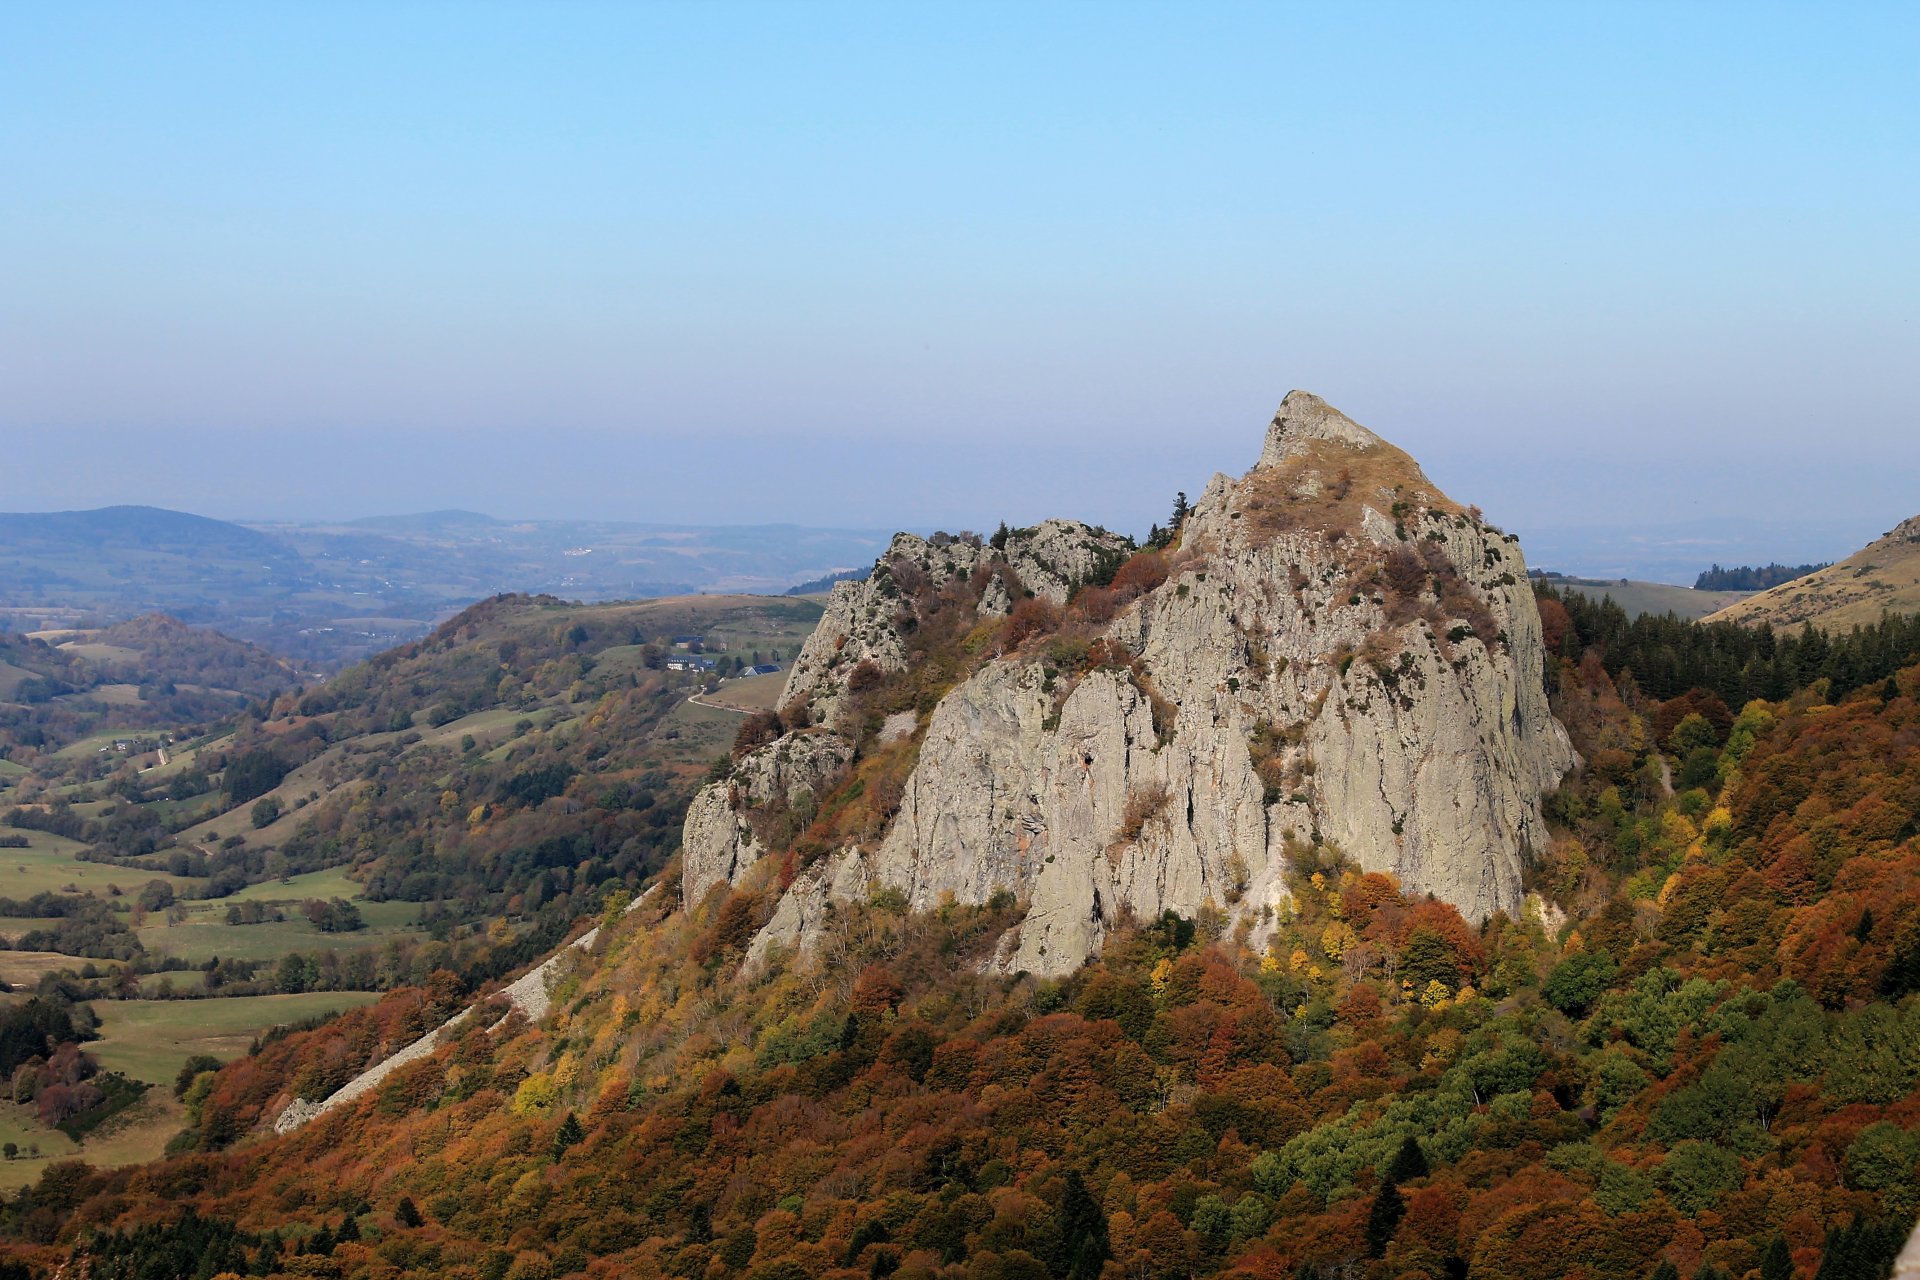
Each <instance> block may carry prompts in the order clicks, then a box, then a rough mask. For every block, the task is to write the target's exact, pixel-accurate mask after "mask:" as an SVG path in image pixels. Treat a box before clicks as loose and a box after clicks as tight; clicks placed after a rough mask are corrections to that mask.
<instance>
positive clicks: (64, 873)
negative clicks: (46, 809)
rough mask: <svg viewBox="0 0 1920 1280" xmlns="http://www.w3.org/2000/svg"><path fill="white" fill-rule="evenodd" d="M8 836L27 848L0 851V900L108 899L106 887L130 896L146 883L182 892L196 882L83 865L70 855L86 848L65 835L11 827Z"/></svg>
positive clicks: (156, 873)
mask: <svg viewBox="0 0 1920 1280" xmlns="http://www.w3.org/2000/svg"><path fill="white" fill-rule="evenodd" d="M7 834H9V835H23V836H25V837H26V838H27V847H26V848H24V849H0V897H4V898H31V897H32V896H33V895H34V894H36V893H59V892H62V891H67V892H72V893H91V894H93V895H94V896H95V897H110V896H112V891H111V889H110V888H109V886H118V887H119V889H120V891H121V892H122V893H124V894H127V895H133V894H137V893H138V892H139V891H140V889H141V887H142V886H143V885H145V884H146V883H147V882H148V881H149V880H164V881H166V882H167V883H168V884H170V885H172V886H173V887H174V891H175V892H185V891H187V890H189V889H191V888H192V887H193V886H195V885H197V884H198V883H199V881H197V880H188V879H183V878H182V877H180V876H171V875H167V874H165V873H164V872H159V871H140V870H138V869H136V868H133V867H117V866H114V865H113V864H112V863H107V862H82V861H80V859H78V858H76V857H74V856H73V855H74V854H75V853H76V852H78V851H79V850H81V849H83V848H85V847H86V846H84V845H82V844H81V843H80V842H79V841H77V840H68V839H67V838H66V837H64V836H56V835H49V834H48V833H47V832H44V831H26V830H16V829H14V828H11V827H10V828H7Z"/></svg>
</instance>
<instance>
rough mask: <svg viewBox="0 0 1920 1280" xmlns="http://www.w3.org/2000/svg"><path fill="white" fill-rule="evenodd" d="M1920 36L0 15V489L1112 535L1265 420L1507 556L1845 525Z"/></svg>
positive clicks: (1036, 11)
mask: <svg viewBox="0 0 1920 1280" xmlns="http://www.w3.org/2000/svg"><path fill="white" fill-rule="evenodd" d="M1916 12H1917V11H1916V10H1915V8H1914V7H1913V6H1910V5H1909V6H1893V5H1887V6H1864V5H1862V6H1845V5H1841V6H1811V5H1807V6H1796V7H1789V6H1768V5H1751V4H1741V5H1709V4H1693V5H1633V4H1608V5H1599V6H1592V7H1581V6H1573V5H1557V6H1540V5H1514V6H1494V5H1432V4H1420V5H1407V6H1395V5H1313V6H1305V5H1299V6H1287V5H1277V4H1263V5H1247V6H1238V5H1224V4H1221V5H1200V6H1185V5H1182V6H1176V5H1127V4H1112V3H1107V4H1099V5H1072V4H1054V5H1028V4H1021V5H992V4H967V5H942V4H931V3H929V4H910V5H901V4H880V5H843V4H816V5H802V4H797V3H794V4H724V3H722V4H690V3H689V4H657V5H646V4H637V3H635V4H609V5H593V4H586V3H564V4H525V5H507V4H485V3H481V4H458V5H456V4H424V3H401V4H393V5H380V4H373V3H370V2H369V3H346V4H308V5H300V4H271V5H262V4H245V5H233V6H221V5H214V4H188V5H169V4H160V3H145V4H137V5H132V4H129V5H105V4H94V5H86V4H82V5H57V4H51V3H48V4H33V5H28V4H22V5H11V6H6V7H5V8H4V9H0V436H3V437H4V444H5V447H4V449H3V450H0V507H4V508H10V509H35V508H42V509H44V508H56V507H71V506H91V505H99V504H103V503H107V502H120V501H149V502H154V503H157V504H161V505H172V506H180V507H185V508H188V509H192V510H197V511H202V512H205V513H208V514H213V515H222V516H231V517H247V516H265V515H281V514H284V515H288V516H295V517H305V516H319V515H341V516H353V515H362V514H369V513H374V512H390V511H399V510H410V509H427V508H433V507H444V506H453V505H458V506H463V507H471V508H476V509H481V510H486V511H489V512H493V513H496V514H500V515H509V516H562V515H569V514H583V515H593V516H601V517H630V518H634V519H666V520H691V521H700V522H705V523H739V522H753V521H759V520H776V519H778V520H793V521H798V522H802V523H814V524H824V525H848V524H860V525H867V524H871V525H896V524H910V525H921V526H924V525H933V524H945V525H949V526H952V525H962V524H970V523H971V524H989V525H990V524H991V523H992V522H993V521H994V520H995V519H997V518H1000V517H1002V516H1005V517H1007V518H1009V519H1015V520H1027V519H1033V518H1038V517H1040V516H1043V515H1048V514H1074V515H1082V516H1085V517H1088V518H1092V519H1098V520H1102V521H1105V522H1107V523H1110V524H1114V525H1117V526H1120V527H1126V528H1129V529H1142V530H1143V529H1144V527H1145V525H1146V523H1147V522H1148V521H1149V520H1152V519H1156V518H1159V517H1160V516H1161V515H1162V514H1163V508H1164V507H1165V506H1166V505H1167V500H1168V499H1169V497H1170V495H1171V493H1172V491H1173V490H1174V489H1175V488H1185V489H1187V490H1189V491H1198V490H1199V489H1200V488H1201V487H1202V486H1203V485H1204V483H1205V481H1206V478H1207V476H1209V475H1210V474H1211V473H1212V472H1214V471H1216V470H1229V471H1236V472H1237V471H1239V470H1241V469H1244V467H1245V466H1247V465H1248V464H1249V463H1250V462H1251V461H1252V459H1253V457H1254V456H1255V454H1256V453H1257V450H1258V445H1259V433H1260V430H1261V428H1262V426H1263V425H1264V423H1265V421H1266V418H1267V417H1268V415H1269V414H1270V413H1271V411H1272V409H1273V406H1274V405H1275V404H1276V403H1277V402H1278V401H1279V399H1280V397H1281V396H1282V395H1283V394H1284V393H1285V392H1286V390H1287V389H1288V388H1290V387H1295V386H1301V387H1307V388H1309V389H1312V390H1314V391H1317V392H1319V393H1320V394H1322V395H1324V396H1326V397H1327V398H1328V399H1329V400H1331V401H1332V402H1334V403H1335V404H1337V405H1339V406H1341V407H1342V408H1345V409H1346V410H1347V411H1348V412H1349V413H1351V414H1352V415H1353V416H1354V417H1356V418H1358V419H1360V420H1361V421H1363V422H1366V423H1368V424H1369V425H1372V426H1374V427H1375V428H1376V429H1378V430H1380V431H1381V432H1383V433H1384V434H1386V435H1388V436H1389V437H1390V438H1393V439H1395V440H1396V441H1398V442H1399V443H1401V444H1403V445H1405V446H1406V447H1408V448H1409V449H1411V450H1412V451H1413V452H1414V453H1415V454H1416V455H1417V456H1419V457H1420V458H1421V459H1422V460H1423V461H1424V462H1426V463H1427V465H1428V469H1429V471H1431V472H1432V473H1433V474H1434V475H1435V477H1436V478H1437V479H1438V480H1440V481H1441V483H1442V484H1443V485H1445V486H1446V487H1447V488H1448V489H1449V491H1451V492H1452V493H1454V494H1455V495H1456V496H1458V497H1460V498H1462V499H1463V500H1469V501H1476V500H1477V501H1479V502H1480V503H1481V505H1483V506H1484V507H1486V508H1487V510H1488V512H1489V514H1490V515H1492V516H1493V517H1494V518H1495V519H1502V520H1504V522H1505V523H1507V524H1508V525H1509V526H1511V527H1515V528H1518V529H1520V530H1521V531H1522V532H1523V533H1525V532H1526V530H1527V529H1528V528H1530V527H1547V526H1567V525H1579V524H1620V523H1632V522H1639V521H1678V520H1689V519H1696V518H1702V517H1728V516H1743V517H1753V516H1765V517H1767V518H1770V519H1786V520H1793V519H1806V520H1815V521H1823V522H1827V523H1829V524H1834V523H1838V524H1840V525H1843V526H1848V527H1851V526H1854V525H1857V526H1858V527H1859V528H1860V530H1861V531H1862V533H1863V534H1864V535H1865V536H1871V534H1873V533H1877V532H1878V531H1880V530H1881V529H1884V528H1886V527H1888V526H1890V525H1891V524H1893V523H1894V522H1896V521H1897V520H1899V519H1901V518H1903V517H1904V516H1906V515H1911V514H1913V513H1914V512H1915V511H1920V484H1916V483H1915V480H1916V477H1920V442H1916V438H1917V437H1920V430H1916V429H1915V428H1916V419H1917V415H1916V409H1920V358H1916V353H1917V349H1920V344H1917V343H1916V337H1917V336H1920V335H1917V334H1916V328H1915V310H1916V298H1920V288H1917V287H1916V286H1920V253H1917V252H1916V250H1917V249H1920V233H1917V232H1916V227H1920V137H1917V135H1920V89H1917V88H1916V85H1917V84H1920V77H1916V76H1915V75H1914V74H1913V68H1914V67H1915V66H1916V65H1920V19H1916V16H1915V14H1916ZM9 458H10V459H11V462H9V461H8V459H9ZM1844 549H1845V548H1843V547H1837V548H1835V550H1836V551H1839V550H1844Z"/></svg>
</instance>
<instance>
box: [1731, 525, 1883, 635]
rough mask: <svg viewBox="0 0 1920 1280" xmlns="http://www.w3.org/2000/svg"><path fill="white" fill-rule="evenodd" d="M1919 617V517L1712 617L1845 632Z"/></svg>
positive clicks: (1749, 622) (1732, 605)
mask: <svg viewBox="0 0 1920 1280" xmlns="http://www.w3.org/2000/svg"><path fill="white" fill-rule="evenodd" d="M1915 612H1920V516H1915V517H1913V518H1912V519H1910V520H1904V521H1902V522H1901V523H1900V524H1899V525H1897V526H1895V527H1894V528H1893V529H1892V530H1890V531H1889V532H1888V533H1887V534H1886V535H1885V536H1883V537H1881V538H1878V539H1876V540H1875V541H1873V542H1871V543H1869V544H1868V545H1867V546H1866V547H1864V548H1863V549H1861V550H1860V551H1858V552H1856V553H1854V554H1853V555H1851V556H1848V557H1847V558H1846V559H1845V560H1842V561H1841V562H1840V563H1838V564H1834V565H1829V566H1827V567H1826V568H1824V569H1821V570H1820V571H1819V572H1817V573H1810V574H1808V575H1807V576H1806V577H1804V578H1796V579H1794V580H1793V581H1792V582H1786V583H1782V584H1781V585H1779V586H1777V587H1774V588H1772V589H1771V590H1767V591H1762V592H1760V593H1759V594H1757V595H1753V596H1749V597H1748V598H1747V599H1745V600H1741V601H1739V602H1738V603H1735V604H1731V605H1728V606H1727V607H1726V608H1723V609H1721V610H1719V611H1718V612H1717V613H1714V614H1712V615H1711V620H1712V621H1715V622H1741V623H1747V624H1752V625H1758V624H1759V623H1762V622H1765V623H1770V624H1772V625H1773V626H1776V627H1800V626H1805V625H1806V624H1808V623H1812V624H1813V625H1815V626H1817V627H1821V628H1823V629H1825V630H1828V631H1836V630H1837V631H1845V630H1847V629H1849V628H1851V627H1855V626H1865V625H1868V624H1870V623H1874V622H1878V621H1879V620H1880V616H1881V615H1882V614H1884V613H1915Z"/></svg>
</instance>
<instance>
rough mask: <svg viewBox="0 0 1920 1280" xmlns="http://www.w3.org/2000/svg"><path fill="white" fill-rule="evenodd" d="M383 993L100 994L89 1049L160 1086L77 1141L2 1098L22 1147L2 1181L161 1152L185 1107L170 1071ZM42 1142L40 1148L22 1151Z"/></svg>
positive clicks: (10, 1137) (14, 1139)
mask: <svg viewBox="0 0 1920 1280" xmlns="http://www.w3.org/2000/svg"><path fill="white" fill-rule="evenodd" d="M173 976H174V977H175V978H176V979H181V978H189V977H197V976H198V975H188V974H175V975H173ZM379 998H380V997H379V996H378V995H377V994H375V993H373V992H370V991H316V992H309V993H307V994H305V995H294V996H233V997H229V998H224V999H212V1000H101V1001H97V1002H95V1004H94V1009H95V1011H96V1012H97V1013H99V1015H100V1033H101V1036H102V1038H101V1039H99V1040H95V1041H92V1042H90V1043H89V1044H88V1045H87V1046H86V1047H87V1051H88V1052H89V1053H91V1054H93V1055H94V1056H95V1057H97V1058H99V1059H100V1063H101V1065H102V1066H103V1067H104V1068H105V1069H106V1070H109V1071H119V1072H121V1073H123V1074H125V1075H127V1076H130V1077H132V1078H133V1079H136V1080H145V1081H147V1082H148V1083H150V1084H152V1085H153V1086H154V1087H153V1088H151V1089H149V1090H147V1094H146V1097H145V1098H143V1099H142V1100H141V1101H140V1103H139V1104H138V1105H136V1106H134V1107H132V1108H129V1109H128V1110H127V1111H125V1112H123V1113H121V1114H120V1115H118V1116H115V1117H114V1118H113V1119H111V1120H109V1121H107V1123H106V1124H104V1125H102V1126H101V1127H100V1128H99V1129H96V1130H95V1131H94V1132H92V1133H90V1134H88V1135H87V1139H86V1141H85V1143H84V1144H81V1145H78V1146H76V1145H75V1144H74V1142H73V1141H72V1140H71V1139H70V1138H68V1137H67V1136H66V1135H65V1134H63V1133H61V1132H60V1131H59V1130H57V1129H46V1128H43V1127H41V1125H40V1122H39V1120H38V1119H37V1118H36V1117H35V1116H34V1115H33V1113H32V1112H31V1111H30V1110H29V1109H28V1108H26V1107H23V1106H19V1105H17V1104H15V1103H13V1102H10V1101H5V1102H0V1142H11V1143H13V1144H15V1146H16V1147H17V1148H18V1149H19V1150H20V1152H21V1153H22V1154H21V1155H20V1156H19V1157H18V1158H16V1159H13V1160H0V1190H3V1191H13V1190H17V1189H18V1188H20V1187H23V1186H27V1185H28V1184H30V1183H32V1182H34V1181H36V1180H37V1179H38V1178H39V1177H40V1173H41V1171H42V1170H43V1169H45V1168H46V1166H47V1165H48V1164H50V1163H52V1162H53V1161H55V1160H62V1159H71V1158H73V1157H74V1156H79V1157H80V1158H81V1159H84V1160H86V1161H87V1162H88V1163H89V1164H92V1165H95V1166H97V1167H99V1168H103V1169H111V1168H117V1167H119V1166H121V1165H127V1164H141V1163H145V1162H146V1161H149V1160H156V1159H158V1158H159V1157H160V1156H161V1155H162V1154H163V1153H164V1152H165V1150H166V1146H167V1142H168V1140H169V1139H171V1138H172V1137H173V1135H174V1134H176V1133H178V1132H180V1130H181V1129H182V1128H183V1127H184V1126H185V1124H186V1115H185V1113H184V1111H183V1110H182V1108H181V1106H180V1103H179V1102H178V1101H177V1100H175V1098H174V1096H173V1080H174V1077H175V1076H176V1075H178V1074H179V1072H180V1068H181V1066H182V1065H184V1064H185V1063H186V1061H187V1059H188V1058H191V1057H193V1056H194V1055H195V1054H202V1053H204V1054H209V1055H211V1056H213V1057H215V1058H218V1059H220V1061H222V1062H227V1061H231V1060H232V1059H234V1058H237V1057H239V1056H240V1055H241V1054H243V1053H245V1052H246V1051H247V1049H248V1047H249V1046H251V1045H252V1043H253V1041H254V1038H255V1037H256V1036H258V1035H259V1034H260V1033H261V1032H263V1031H266V1030H268V1029H270V1028H272V1027H276V1026H279V1025H281V1024H282V1023H288V1022H300V1021H303V1020H305V1019H307V1018H312V1017H316V1016H319V1015H322V1014H327V1013H333V1012H335V1011H337V1010H342V1009H352V1008H357V1007H359V1006H361V1005H366V1004H371V1003H373V1002H374V1001H375V1000H378V999H379ZM36 1146H37V1147H38V1149H39V1153H40V1154H39V1155H38V1156H29V1155H26V1154H25V1153H26V1152H27V1151H29V1150H30V1149H32V1148H34V1147H36Z"/></svg>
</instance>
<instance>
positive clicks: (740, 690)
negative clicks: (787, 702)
mask: <svg viewBox="0 0 1920 1280" xmlns="http://www.w3.org/2000/svg"><path fill="white" fill-rule="evenodd" d="M786 687H787V673H786V672H784V671H776V672H775V673H774V674H772V675H770V676H748V677H747V678H746V679H744V680H727V681H724V682H723V683H722V684H721V685H720V691H719V692H718V693H715V694H712V695H709V696H708V697H707V698H706V701H708V702H716V703H719V704H721V705H722V706H728V707H741V708H744V709H745V710H748V711H771V710H773V707H774V704H775V703H777V702H779V701H780V692H781V690H783V689H785V688H786Z"/></svg>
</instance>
